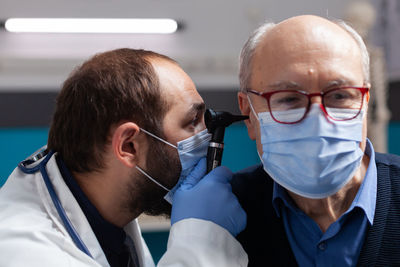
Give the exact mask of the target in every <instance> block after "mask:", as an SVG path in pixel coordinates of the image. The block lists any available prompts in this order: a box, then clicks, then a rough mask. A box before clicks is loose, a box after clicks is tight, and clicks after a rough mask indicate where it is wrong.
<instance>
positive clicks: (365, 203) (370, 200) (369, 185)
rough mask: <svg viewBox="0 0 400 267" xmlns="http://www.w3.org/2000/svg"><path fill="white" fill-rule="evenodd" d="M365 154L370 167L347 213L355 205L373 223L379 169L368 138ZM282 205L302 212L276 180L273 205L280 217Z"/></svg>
mask: <svg viewBox="0 0 400 267" xmlns="http://www.w3.org/2000/svg"><path fill="white" fill-rule="evenodd" d="M365 154H366V155H367V156H369V164H368V169H367V172H366V174H365V177H364V180H363V182H362V184H361V186H360V188H359V190H358V192H357V195H356V197H355V198H354V200H353V202H352V204H351V206H350V208H349V209H348V210H347V211H346V214H347V213H349V212H351V211H352V210H353V209H354V208H355V207H359V208H361V210H363V211H364V213H365V215H366V216H367V218H368V221H369V223H370V224H371V225H372V223H373V220H374V215H375V206H376V190H377V169H376V163H375V151H374V148H373V146H372V143H371V142H370V141H369V140H368V139H367V144H366V148H365ZM282 205H284V206H286V207H288V208H289V209H290V210H292V211H294V212H301V211H300V209H299V208H297V206H296V204H295V203H294V201H293V200H292V199H291V197H290V196H289V194H288V193H287V192H286V189H285V188H284V187H282V186H281V185H279V184H278V183H276V182H274V185H273V194H272V206H273V207H274V209H275V212H276V213H277V215H278V216H279V217H280V216H281V212H280V211H281V207H282Z"/></svg>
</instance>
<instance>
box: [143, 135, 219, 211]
mask: <svg viewBox="0 0 400 267" xmlns="http://www.w3.org/2000/svg"><path fill="white" fill-rule="evenodd" d="M141 130H142V131H143V132H144V133H146V134H148V135H150V136H151V137H154V138H156V139H157V140H159V141H161V142H163V143H165V144H167V145H169V146H172V147H174V148H176V149H177V150H178V154H179V159H180V161H181V166H182V171H181V174H180V176H179V180H178V182H177V184H176V185H175V186H174V187H173V188H172V189H168V188H166V187H165V186H163V185H162V184H161V183H159V182H158V181H157V180H156V179H154V178H153V177H151V176H150V175H148V174H147V173H146V172H145V171H144V170H142V169H141V168H140V167H138V166H136V169H138V170H139V171H140V172H141V173H142V174H144V175H145V176H146V177H147V178H149V179H150V180H151V181H153V182H154V183H156V184H157V185H159V186H160V187H162V188H164V189H165V190H166V191H168V193H167V194H166V195H165V197H164V199H165V200H166V201H168V202H169V203H170V204H172V197H173V195H174V193H175V191H176V189H178V187H179V185H180V184H181V183H182V182H183V181H184V180H185V178H186V177H187V176H188V175H189V173H190V172H191V171H192V170H193V168H194V167H195V166H196V164H197V163H198V162H199V161H200V159H201V158H203V157H205V156H206V155H207V150H208V143H209V141H210V139H211V134H209V133H208V130H207V129H205V130H203V131H201V132H199V133H197V134H195V135H193V136H191V137H189V138H187V139H184V140H182V141H179V142H178V143H177V145H176V146H175V145H173V144H171V143H169V142H167V141H165V140H164V139H162V138H160V137H158V136H156V135H154V134H152V133H150V132H148V131H146V130H144V129H141Z"/></svg>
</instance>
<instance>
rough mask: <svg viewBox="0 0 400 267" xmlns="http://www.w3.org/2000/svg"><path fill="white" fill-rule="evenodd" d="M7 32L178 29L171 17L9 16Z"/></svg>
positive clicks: (165, 30) (165, 31) (151, 31)
mask: <svg viewBox="0 0 400 267" xmlns="http://www.w3.org/2000/svg"><path fill="white" fill-rule="evenodd" d="M4 26H5V28H6V30H7V31H9V32H35V33H153V34H154V33H155V34H168V33H174V32H176V31H177V30H178V23H177V22H176V21H175V20H173V19H97V18H96V19H89V18H10V19H8V20H6V22H5V24H4Z"/></svg>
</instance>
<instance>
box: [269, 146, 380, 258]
mask: <svg viewBox="0 0 400 267" xmlns="http://www.w3.org/2000/svg"><path fill="white" fill-rule="evenodd" d="M365 153H366V154H367V155H368V156H369V158H370V161H369V165H368V169H367V172H366V174H365V178H364V180H363V182H362V184H361V186H360V188H359V190H358V192H357V195H356V197H355V198H354V200H353V202H352V204H351V206H350V207H349V209H348V210H347V211H346V212H345V213H344V214H343V215H342V216H341V217H340V218H339V219H338V220H337V221H336V222H334V223H332V224H331V225H330V226H329V228H328V229H327V230H326V232H325V233H323V232H322V231H321V229H320V228H319V226H318V225H317V223H316V222H315V221H314V220H312V219H311V218H310V217H308V216H307V215H306V214H305V213H304V212H303V211H301V210H300V209H299V208H298V207H297V206H296V204H295V203H294V201H293V200H292V199H291V198H290V196H289V195H288V193H287V192H286V189H284V188H283V187H281V186H280V185H278V184H277V183H274V188H273V200H272V202H273V203H272V204H273V206H274V209H275V210H276V212H277V214H278V216H280V217H282V219H283V223H284V227H285V231H286V235H287V237H288V240H289V243H290V246H291V248H292V251H293V253H294V255H295V257H296V260H297V262H298V264H299V266H355V265H356V264H357V260H358V257H359V254H360V251H361V248H362V244H363V242H364V239H365V236H366V232H367V229H368V227H369V226H371V225H372V223H373V220H374V214H375V205H376V190H377V170H376V164H375V152H374V149H373V147H372V144H371V142H370V141H369V140H367V146H366V149H365Z"/></svg>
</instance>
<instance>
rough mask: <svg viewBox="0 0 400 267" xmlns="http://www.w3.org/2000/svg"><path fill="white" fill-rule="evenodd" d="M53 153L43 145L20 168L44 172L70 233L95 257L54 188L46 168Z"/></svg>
mask: <svg viewBox="0 0 400 267" xmlns="http://www.w3.org/2000/svg"><path fill="white" fill-rule="evenodd" d="M53 154H54V151H49V150H48V149H47V146H43V147H42V148H40V149H39V150H38V151H36V152H35V153H34V154H33V155H32V156H30V157H29V158H27V159H26V160H24V161H21V162H20V163H19V164H18V168H19V169H20V170H21V171H23V172H24V173H26V174H33V173H35V172H37V171H40V173H41V174H42V177H43V181H44V183H45V184H46V187H47V191H48V192H49V194H50V197H51V200H52V201H53V204H54V206H55V207H56V210H57V212H58V215H59V216H60V218H61V220H62V222H63V224H64V226H65V229H66V230H67V232H68V234H69V235H70V236H71V238H72V240H73V241H74V243H75V245H76V246H77V247H78V248H79V249H80V250H81V251H82V252H84V253H85V254H86V255H88V256H89V257H91V258H93V257H92V255H91V254H90V252H89V250H88V249H87V247H86V245H85V243H83V241H82V239H81V238H80V237H79V235H78V233H77V231H76V230H75V227H74V226H73V225H72V223H71V221H70V220H69V218H68V216H67V214H66V212H65V210H64V208H63V207H62V205H61V202H60V199H59V198H58V196H57V194H56V191H55V190H54V187H53V184H52V183H51V181H50V178H49V174H48V173H47V170H46V164H47V162H48V161H49V160H50V158H51V157H52V156H53ZM42 158H44V159H43V160H42V161H41V162H40V163H39V164H38V165H35V166H33V167H28V166H29V165H32V164H33V163H35V162H37V161H39V160H41V159H42Z"/></svg>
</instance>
